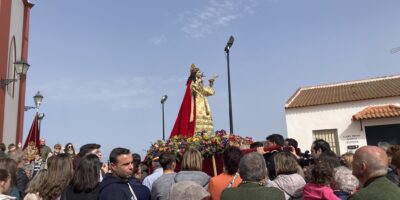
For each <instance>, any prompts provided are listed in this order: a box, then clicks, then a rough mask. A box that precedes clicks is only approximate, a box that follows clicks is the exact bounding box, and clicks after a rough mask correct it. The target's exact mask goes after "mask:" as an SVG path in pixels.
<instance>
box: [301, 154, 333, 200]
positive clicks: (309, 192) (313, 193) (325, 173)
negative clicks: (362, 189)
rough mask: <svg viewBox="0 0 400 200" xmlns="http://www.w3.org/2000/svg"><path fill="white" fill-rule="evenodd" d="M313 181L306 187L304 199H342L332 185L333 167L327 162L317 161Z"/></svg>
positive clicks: (313, 170) (312, 172)
mask: <svg viewBox="0 0 400 200" xmlns="http://www.w3.org/2000/svg"><path fill="white" fill-rule="evenodd" d="M311 174H312V177H311V182H310V183H307V184H306V186H305V187H304V192H303V195H304V200H317V199H326V200H340V199H339V198H338V197H337V196H336V195H335V194H334V193H333V190H332V188H331V187H330V184H331V182H332V181H333V169H332V168H331V167H330V165H329V164H328V163H326V162H321V161H320V162H317V163H316V164H315V167H313V169H312V171H311Z"/></svg>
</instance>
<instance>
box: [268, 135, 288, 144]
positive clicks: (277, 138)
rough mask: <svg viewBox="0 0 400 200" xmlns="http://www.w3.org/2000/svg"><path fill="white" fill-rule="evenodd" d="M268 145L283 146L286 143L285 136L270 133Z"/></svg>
mask: <svg viewBox="0 0 400 200" xmlns="http://www.w3.org/2000/svg"><path fill="white" fill-rule="evenodd" d="M266 139H267V143H266V146H267V147H274V146H283V144H284V139H283V136H282V135H280V134H276V133H275V134H272V135H269V136H268V137H267V138H266Z"/></svg>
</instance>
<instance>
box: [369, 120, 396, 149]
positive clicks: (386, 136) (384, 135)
mask: <svg viewBox="0 0 400 200" xmlns="http://www.w3.org/2000/svg"><path fill="white" fill-rule="evenodd" d="M365 135H366V137H367V144H368V145H375V146H376V145H378V142H388V143H390V144H400V124H390V125H380V126H366V127H365Z"/></svg>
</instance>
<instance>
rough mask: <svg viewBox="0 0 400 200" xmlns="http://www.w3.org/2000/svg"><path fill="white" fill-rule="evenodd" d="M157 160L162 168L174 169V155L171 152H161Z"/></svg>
mask: <svg viewBox="0 0 400 200" xmlns="http://www.w3.org/2000/svg"><path fill="white" fill-rule="evenodd" d="M159 162H160V165H161V167H162V168H163V170H164V171H165V170H172V171H174V170H175V167H176V156H175V155H174V154H173V153H171V152H163V153H162V154H161V155H160V158H159Z"/></svg>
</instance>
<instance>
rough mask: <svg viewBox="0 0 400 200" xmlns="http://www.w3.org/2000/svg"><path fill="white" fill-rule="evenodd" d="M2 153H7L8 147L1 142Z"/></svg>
mask: <svg viewBox="0 0 400 200" xmlns="http://www.w3.org/2000/svg"><path fill="white" fill-rule="evenodd" d="M0 151H1V152H6V145H5V144H4V143H2V142H0Z"/></svg>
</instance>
